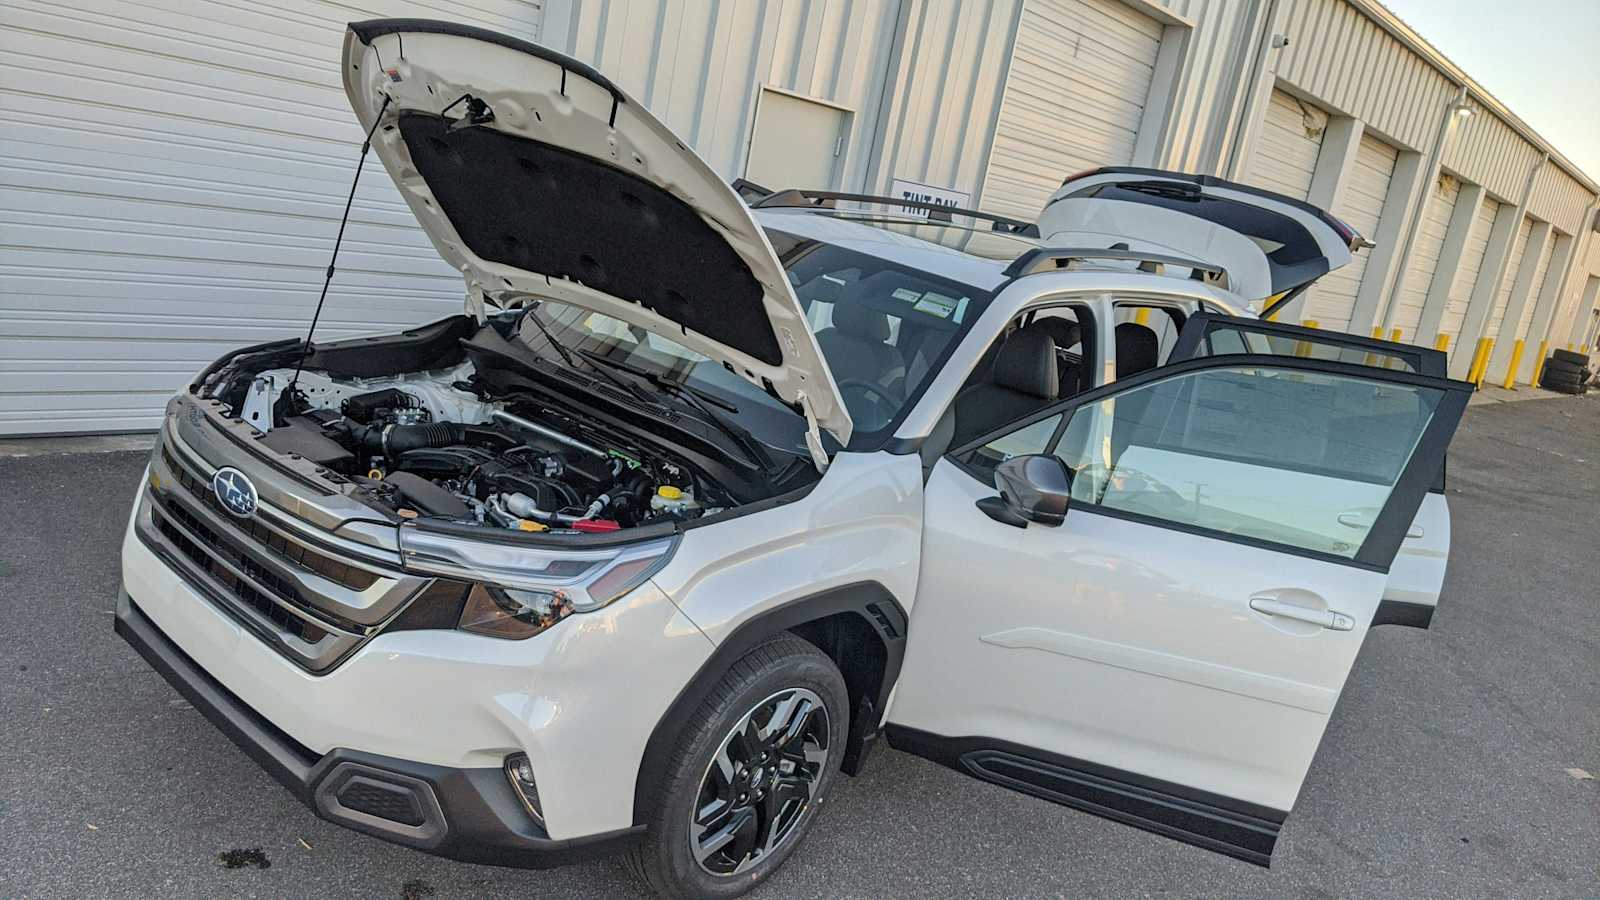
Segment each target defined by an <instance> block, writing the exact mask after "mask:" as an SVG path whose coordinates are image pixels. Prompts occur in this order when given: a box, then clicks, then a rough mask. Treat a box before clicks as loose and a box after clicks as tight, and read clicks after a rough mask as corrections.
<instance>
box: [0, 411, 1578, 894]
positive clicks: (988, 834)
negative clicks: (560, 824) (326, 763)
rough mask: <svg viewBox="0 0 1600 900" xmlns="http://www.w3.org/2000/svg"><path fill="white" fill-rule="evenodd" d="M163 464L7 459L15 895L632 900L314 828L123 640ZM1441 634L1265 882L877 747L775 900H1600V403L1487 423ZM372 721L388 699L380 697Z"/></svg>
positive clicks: (1385, 687) (2, 529)
mask: <svg viewBox="0 0 1600 900" xmlns="http://www.w3.org/2000/svg"><path fill="white" fill-rule="evenodd" d="M144 456H145V454H142V453H137V452H106V453H76V454H62V453H52V454H46V455H36V456H27V457H21V458H0V523H3V525H0V638H3V640H0V897H5V898H31V897H74V898H79V897H81V898H90V897H126V896H138V897H142V898H167V897H207V898H213V897H387V898H396V897H403V898H410V900H420V898H425V897H439V898H448V897H498V898H518V897H529V898H533V897H539V898H561V897H629V896H635V894H634V887H633V885H632V884H631V883H630V882H629V881H628V880H627V878H626V877H625V875H624V874H623V872H622V870H621V868H620V867H619V866H618V865H617V864H615V863H613V862H601V863H594V864H588V865H583V866H577V867H572V868H566V869H556V870H550V871H541V872H528V871H517V870H510V869H496V868H490V867H481V866H470V865H465V864H460V863H454V862H450V861H447V860H440V859H435V858H432V857H429V856H425V855H423V854H421V853H416V852H413V851H410V850H405V849H402V848H400V847H395V846H391V845H389V844H385V843H382V842H380V841H378V840H375V839H372V838H368V837H365V836H362V835H359V834H356V833H354V832H350V831H346V830H344V829H341V828H339V827H336V826H334V825H331V824H329V823H326V822H323V821H321V820H319V819H317V818H316V817H315V816H314V815H312V813H311V812H310V811H308V810H307V809H305V808H304V807H302V806H300V805H299V804H298V803H297V802H296V801H294V800H293V799H292V798H291V797H290V795H289V794H288V793H287V792H286V791H284V790H283V789H282V788H280V787H279V786H278V785H277V784H276V783H275V782H273V781H272V780H271V779H270V778H269V777H268V776H267V775H266V774H264V773H263V772H262V771H261V770H260V769H258V768H257V767H256V766H255V764H254V763H252V762H251V761H250V760H249V759H248V758H247V757H246V756H245V755H244V753H242V752H241V751H239V750H238V749H236V748H235V747H234V746H233V745H232V744H231V743H229V742H228V740H227V739H226V738H224V737H223V736H222V734H221V733H219V732H218V731H217V730H216V729H215V728H213V727H211V725H210V724H209V723H208V722H207V721H206V720H205V719H204V718H203V717H201V716H200V714H199V713H197V712H195V711H194V710H193V709H191V708H190V707H189V706H188V704H186V703H185V702H184V701H183V700H181V699H180V698H179V697H178V695H177V693H175V692H174V691H173V690H172V689H171V688H170V687H168V686H167V684H166V683H165V682H164V681H162V679H161V678H160V677H159V676H158V675H156V674H155V673H154V672H153V671H151V670H150V669H149V668H148V667H147V666H146V665H145V664H144V663H143V662H142V661H141V660H140V659H139V658H138V657H137V656H136V655H135V654H134V653H133V651H132V650H131V649H129V648H128V647H127V646H126V645H125V644H123V643H122V641H121V640H120V639H119V638H117V637H116V636H115V635H114V634H113V633H112V630H111V622H112V615H111V613H112V607H113V604H114V600H115V597H116V594H117V585H118V577H119V576H118V562H117V544H118V539H119V537H120V534H121V532H122V528H123V525H124V523H125V522H126V519H127V514H128V506H129V502H130V500H131V498H132V496H133V492H134V488H135V485H136V482H137V480H138V477H139V473H140V471H141V469H142V467H143V465H144ZM1449 500H1450V505H1451V509H1452V518H1453V522H1454V538H1453V547H1454V549H1453V554H1452V558H1451V566H1450V574H1449V577H1448V579H1447V581H1446V584H1445V591H1444V601H1443V603H1442V605H1441V608H1440V610H1439V613H1438V615H1437V616H1436V617H1435V619H1434V624H1433V627H1432V629H1430V630H1428V631H1419V630H1415V629H1408V628H1401V627H1384V628H1379V629H1376V630H1375V631H1374V632H1373V634H1372V635H1371V637H1369V638H1368V640H1367V643H1366V647H1365V649H1364V650H1363V651H1362V653H1361V657H1360V659H1359V661H1358V662H1357V664H1356V668H1355V671H1354V673H1353V674H1352V676H1351V678H1350V681H1349V684H1348V686H1347V687H1346V689H1345V692H1344V697H1343V699H1342V701H1341V702H1340V704H1339V707H1338V710H1337V712H1336V713H1335V714H1334V717H1333V720H1332V723H1331V725H1330V726H1329V728H1328V734H1327V738H1326V739H1325V740H1324V742H1323V745H1322V749H1321V751H1320V752H1319V754H1318V755H1317V758H1316V760H1315V762H1314V763H1313V765H1312V769H1311V774H1310V777H1309V779H1308V780H1307V783H1306V785H1305V788H1304V790H1303V791H1302V792H1301V796H1300V800H1299V802H1298V804H1297V805H1296V807H1295V809H1294V811H1293V813H1292V814H1291V815H1290V817H1289V821H1288V824H1287V826H1286V827H1285V829H1284V831H1283V835H1282V837H1281V838H1280V840H1279V842H1278V847H1277V852H1276V853H1275V855H1274V857H1273V865H1272V868H1271V869H1270V870H1267V869H1262V868H1257V867H1255V866H1251V865H1248V864H1246V863H1241V862H1237V861H1234V860H1231V859H1227V858H1224V857H1221V856H1217V855H1214V854H1211V853H1208V852H1206V851H1202V850H1198V849H1195V848H1193V847H1189V846H1186V845H1183V844H1178V843H1174V842H1172V841H1169V840H1166V839H1163V838H1160V837H1156V836H1154V835H1150V834H1146V833H1144V832H1140V831H1136V830H1133V829H1130V828H1127V827H1124V826H1121V825H1117V824H1113V823H1111V822H1108V821H1105V820H1102V819H1098V818H1094V817H1092V816H1089V815H1085V814H1082V813H1078V812H1074V811H1072V810H1069V809H1065V808H1062V807H1057V806H1052V805H1050V804H1047V803H1044V802H1042V801H1039V800H1034V799H1031V798H1027V797H1023V796H1020V795H1016V794H1012V793H1010V792H1008V791H1005V790H1003V789H1001V788H997V787H993V786H990V785H986V784H981V783H979V782H976V781H973V780H971V779H967V778H964V777H962V776H960V775H957V774H955V773H954V772H951V771H949V770H946V769H943V768H940V767H938V766H935V765H933V764H932V763H928V762H924V761H922V760H920V759H917V758H915V757H911V756H908V755H906V754H903V753H898V752H895V751H892V750H887V749H883V748H880V749H879V751H878V752H876V753H875V755H874V756H873V758H872V759H871V761H870V765H869V770H868V772H867V773H866V774H864V775H863V776H861V777H859V778H855V779H844V780H842V781H841V782H840V784H839V786H838V789H837V790H836V791H835V793H834V796H833V798H832V800H831V801H830V802H829V806H828V809H826V810H825V811H824V813H823V816H822V818H821V819H820V820H819V823H818V824H819V828H818V829H817V831H816V832H815V833H814V834H813V835H812V836H811V837H810V838H809V839H808V840H807V842H806V844H805V846H803V847H801V848H800V850H799V851H798V853H796V855H795V856H794V857H793V858H792V859H791V860H790V862H789V863H788V865H787V866H786V867H785V868H784V869H783V870H782V871H781V872H779V873H778V875H777V876H776V877H775V878H774V879H773V880H772V881H771V882H770V883H768V884H767V885H766V886H764V888H763V889H762V890H761V891H760V892H758V894H757V895H756V896H760V897H972V896H1007V897H1191V896H1194V897H1228V898H1284V897H1306V898H1328V897H1407V898H1429V897H1440V898H1461V897H1519V898H1539V897H1570V898H1595V897H1600V781H1596V780H1592V779H1591V778H1586V777H1584V774H1585V773H1592V774H1593V775H1595V776H1600V401H1597V400H1594V399H1561V400H1542V401H1539V402H1531V403H1506V404H1495V405H1486V406H1481V407H1474V408H1473V409H1472V410H1471V411H1469V413H1468V415H1467V419H1466V421H1465V424H1464V425H1463V427H1462V429H1461V431H1460V433H1459V434H1458V436H1457V438H1456V441H1455V444H1454V447H1453V449H1452V453H1451V462H1450V468H1449ZM374 702H384V701H383V700H382V698H374Z"/></svg>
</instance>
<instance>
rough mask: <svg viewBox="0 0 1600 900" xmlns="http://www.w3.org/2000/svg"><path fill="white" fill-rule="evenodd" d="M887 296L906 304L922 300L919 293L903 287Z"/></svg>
mask: <svg viewBox="0 0 1600 900" xmlns="http://www.w3.org/2000/svg"><path fill="white" fill-rule="evenodd" d="M889 296H891V297H893V298H895V299H896V300H901V301H904V302H906V303H915V302H917V301H918V300H920V299H922V293H921V292H920V291H913V290H912V289H910V288H903V287H902V288H895V289H894V290H892V291H890V292H889Z"/></svg>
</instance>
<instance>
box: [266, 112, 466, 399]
mask: <svg viewBox="0 0 1600 900" xmlns="http://www.w3.org/2000/svg"><path fill="white" fill-rule="evenodd" d="M388 108H389V98H388V97H384V98H383V106H382V107H380V108H379V109H378V115H377V118H375V119H373V120H372V127H371V128H369V129H368V130H367V136H366V138H365V139H364V140H362V142H361V156H360V158H358V159H357V160H356V176H355V177H354V178H352V179H350V196H348V197H346V198H344V215H342V216H340V217H339V233H338V235H337V236H335V237H334V239H333V255H332V256H330V257H328V272H327V274H326V275H324V276H323V278H322V294H321V296H319V297H317V309H316V311H315V312H313V313H312V314H311V327H310V328H307V329H306V339H305V342H304V343H302V344H301V345H300V358H299V359H298V360H296V361H295V364H294V375H293V376H292V377H291V378H290V379H289V386H288V387H287V388H284V392H285V393H287V394H288V395H289V396H291V397H292V396H294V392H295V385H296V384H298V383H299V381H300V370H301V369H303V368H305V365H306V357H308V356H310V355H311V336H312V335H313V334H316V333H317V320H318V319H320V318H322V304H324V303H326V302H327V300H328V286H329V285H331V284H333V264H334V263H336V262H338V261H339V245H340V244H342V243H344V227H345V226H346V225H348V224H350V205H351V204H352V203H354V202H355V199H356V185H358V184H360V183H361V168H362V167H363V166H365V165H366V164H367V151H369V150H371V149H372V135H373V132H376V131H377V130H378V123H379V122H381V121H383V114H384V111H385V110H387V109H388ZM492 115H493V114H492V113H491V116H492Z"/></svg>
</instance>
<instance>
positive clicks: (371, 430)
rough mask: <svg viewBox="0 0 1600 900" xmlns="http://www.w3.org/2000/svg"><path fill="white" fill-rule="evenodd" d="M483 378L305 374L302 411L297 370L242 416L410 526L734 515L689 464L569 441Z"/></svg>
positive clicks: (573, 527)
mask: <svg viewBox="0 0 1600 900" xmlns="http://www.w3.org/2000/svg"><path fill="white" fill-rule="evenodd" d="M471 376H472V366H471V364H470V363H464V364H462V365H459V366H457V367H454V368H452V369H447V370H439V371H432V372H424V373H416V374H410V375H402V376H391V377H380V378H361V379H356V378H336V377H333V376H330V375H327V374H325V373H322V372H315V371H305V372H302V373H300V375H299V376H298V379H297V381H296V382H295V389H294V392H293V395H292V397H290V396H288V395H289V391H288V390H287V385H289V383H290V381H291V379H292V378H294V373H293V370H292V369H271V370H267V371H263V372H260V373H258V374H257V375H255V377H254V378H253V380H252V381H251V383H250V385H249V387H248V388H247V389H246V393H245V398H244V401H243V404H242V414H243V417H244V418H245V419H246V421H249V422H250V423H251V424H253V425H255V427H256V428H257V429H258V430H260V431H263V432H265V433H264V435H263V436H262V438H261V443H262V444H264V445H265V446H266V447H268V448H270V449H272V450H275V451H277V452H279V453H284V454H290V455H293V456H296V457H299V458H301V459H306V460H309V461H311V462H313V463H315V464H317V465H318V466H321V467H324V468H325V469H326V470H327V471H328V472H329V473H330V475H336V476H337V477H338V478H339V479H342V480H346V481H349V482H352V483H354V484H355V485H356V486H357V491H356V496H358V497H360V498H361V499H364V500H366V501H368V502H370V503H373V504H375V505H377V506H379V507H380V508H382V509H384V510H386V511H389V512H391V513H393V514H394V515H396V516H398V517H400V518H416V517H419V516H432V517H436V518H442V519H447V520H450V521H452V522H457V523H463V524H476V525H482V526H485V527H490V528H503V529H511V530H516V531H524V532H543V531H569V532H579V533H601V532H610V531H617V530H620V529H623V528H633V527H638V526H642V525H651V524H656V523H659V522H663V521H686V520H689V519H693V518H698V517H699V516H701V515H704V514H706V513H708V512H716V511H718V510H719V509H722V508H724V507H725V506H726V505H727V504H728V503H729V498H727V497H725V496H723V495H722V493H721V492H720V491H718V490H717V488H716V487H715V486H714V485H711V484H708V483H707V482H706V480H705V479H703V478H700V477H697V476H696V475H695V474H694V473H693V472H692V470H691V469H690V467H689V466H688V465H686V464H684V463H682V462H679V461H676V460H673V459H671V458H668V457H667V456H665V455H662V454H658V453H651V452H648V451H645V450H641V449H639V448H637V447H631V446H622V445H620V444H617V443H604V444H602V443H599V442H596V441H594V440H593V439H592V438H591V439H586V437H580V436H577V435H575V434H571V433H568V430H567V429H565V428H564V427H563V425H564V423H562V422H559V421H556V420H555V419H554V417H552V416H550V415H548V414H545V413H542V412H541V411H535V410H534V409H532V408H524V406H525V405H524V404H518V403H516V402H508V401H487V400H484V399H483V398H482V396H481V395H480V394H479V393H478V392H477V391H475V390H473V386H472V384H471ZM530 416H537V417H538V419H543V420H545V421H539V420H538V419H535V418H530ZM573 430H576V429H573Z"/></svg>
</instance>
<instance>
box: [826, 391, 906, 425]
mask: <svg viewBox="0 0 1600 900" xmlns="http://www.w3.org/2000/svg"><path fill="white" fill-rule="evenodd" d="M834 386H835V387H837V388H838V389H839V393H840V395H841V396H842V395H843V394H844V393H845V391H850V390H854V391H857V392H859V393H862V394H865V395H866V399H867V401H868V402H869V403H871V404H872V406H871V409H872V411H873V412H875V413H876V414H877V418H876V419H875V420H874V421H873V423H872V424H873V425H874V427H872V428H862V430H863V431H876V430H878V429H879V428H882V427H883V426H884V425H887V424H888V423H889V419H890V418H891V417H892V416H893V415H894V411H895V410H896V409H898V408H899V407H900V403H901V401H902V400H903V399H904V398H903V397H897V396H895V395H894V393H892V392H891V391H890V390H889V389H888V388H886V387H884V386H883V385H881V384H878V383H877V382H875V381H868V380H867V379H865V378H841V379H839V380H838V381H836V382H834ZM850 405H851V404H850V401H849V400H848V398H847V399H846V400H845V406H846V407H847V408H848V407H849V406H850ZM856 424H857V425H860V424H861V423H859V422H858V423H856Z"/></svg>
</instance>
